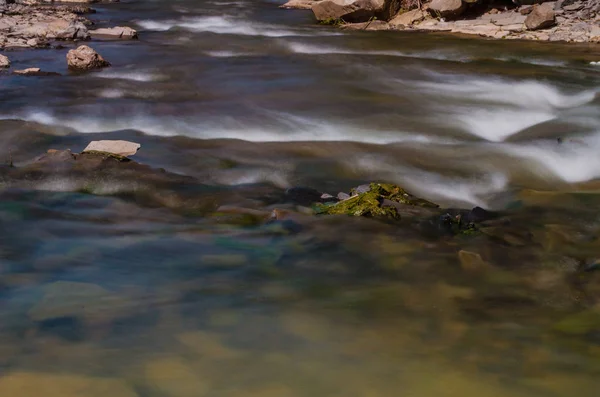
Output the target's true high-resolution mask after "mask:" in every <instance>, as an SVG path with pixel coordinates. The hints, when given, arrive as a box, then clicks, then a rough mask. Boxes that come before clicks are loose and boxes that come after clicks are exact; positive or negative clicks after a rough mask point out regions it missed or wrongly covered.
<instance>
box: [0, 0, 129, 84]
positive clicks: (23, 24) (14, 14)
mask: <svg viewBox="0 0 600 397" xmlns="http://www.w3.org/2000/svg"><path fill="white" fill-rule="evenodd" d="M109 2H114V1H105V3H109ZM87 3H88V2H82V3H77V4H68V3H64V4H54V3H52V4H48V2H45V1H41V0H29V1H12V2H6V1H0V50H3V51H6V52H10V51H12V50H17V49H21V48H58V49H60V48H62V43H64V42H71V43H77V42H86V41H89V40H92V39H95V38H104V39H135V38H137V32H136V31H135V30H134V29H131V28H128V27H114V28H108V29H107V28H103V29H97V28H95V23H94V22H93V21H92V20H91V19H89V18H88V17H87V16H88V15H91V14H94V13H95V12H96V11H95V10H94V9H93V8H91V7H89V6H88V5H87ZM0 67H4V68H8V67H10V60H9V59H8V57H7V56H6V53H5V54H4V55H3V56H2V61H1V66H0ZM22 74H26V73H22Z"/></svg>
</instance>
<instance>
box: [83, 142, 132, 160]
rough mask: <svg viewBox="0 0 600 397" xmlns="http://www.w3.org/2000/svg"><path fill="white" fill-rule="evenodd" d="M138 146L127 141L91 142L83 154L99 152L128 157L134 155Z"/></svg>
mask: <svg viewBox="0 0 600 397" xmlns="http://www.w3.org/2000/svg"><path fill="white" fill-rule="evenodd" d="M140 146H141V145H140V144H139V143H134V142H129V141H92V142H90V143H89V145H87V147H86V148H85V149H84V150H83V153H90V152H101V153H110V154H113V155H116V156H119V157H128V156H133V155H134V154H136V153H137V151H138V149H139V148H140Z"/></svg>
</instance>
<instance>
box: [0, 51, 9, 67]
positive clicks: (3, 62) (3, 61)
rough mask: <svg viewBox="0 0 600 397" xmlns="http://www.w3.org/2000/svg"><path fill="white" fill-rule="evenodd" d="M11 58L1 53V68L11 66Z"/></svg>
mask: <svg viewBox="0 0 600 397" xmlns="http://www.w3.org/2000/svg"><path fill="white" fill-rule="evenodd" d="M9 67H10V60H9V59H8V57H7V56H4V55H2V54H0V68H9Z"/></svg>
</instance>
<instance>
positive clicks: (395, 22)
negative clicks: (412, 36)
mask: <svg viewBox="0 0 600 397" xmlns="http://www.w3.org/2000/svg"><path fill="white" fill-rule="evenodd" d="M423 19H425V13H424V12H423V11H421V10H419V9H416V10H412V11H407V12H403V13H402V14H398V15H396V16H395V17H394V19H392V20H391V21H390V26H392V27H398V26H410V25H412V24H414V23H417V22H420V21H422V20H423Z"/></svg>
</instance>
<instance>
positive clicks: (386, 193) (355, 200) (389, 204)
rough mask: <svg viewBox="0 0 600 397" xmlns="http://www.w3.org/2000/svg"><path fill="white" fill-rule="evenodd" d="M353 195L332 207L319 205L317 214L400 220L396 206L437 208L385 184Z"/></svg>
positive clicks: (359, 188) (356, 190)
mask: <svg viewBox="0 0 600 397" xmlns="http://www.w3.org/2000/svg"><path fill="white" fill-rule="evenodd" d="M354 192H355V195H353V196H352V197H350V198H348V199H346V200H343V201H340V202H339V203H337V204H334V205H319V206H317V213H320V214H329V215H351V216H365V217H383V218H390V219H400V212H399V209H398V207H397V206H398V205H400V206H402V205H408V206H418V207H427V208H437V207H438V205H437V204H434V203H432V202H430V201H427V200H424V199H421V198H418V197H415V196H413V195H411V194H410V193H408V192H407V191H406V190H404V189H402V188H401V187H399V186H396V185H392V184H385V183H371V184H370V185H368V187H367V185H361V186H359V187H358V188H357V189H355V190H354Z"/></svg>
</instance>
